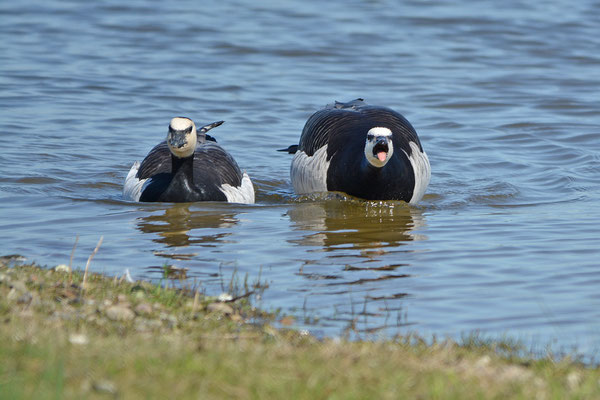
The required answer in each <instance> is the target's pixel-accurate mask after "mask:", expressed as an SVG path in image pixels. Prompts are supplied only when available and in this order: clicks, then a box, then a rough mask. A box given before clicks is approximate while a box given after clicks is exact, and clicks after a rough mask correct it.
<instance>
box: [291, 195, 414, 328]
mask: <svg viewBox="0 0 600 400" xmlns="http://www.w3.org/2000/svg"><path fill="white" fill-rule="evenodd" d="M333 197H337V196H333ZM287 215H288V216H289V217H290V220H291V222H292V227H293V229H295V230H296V231H302V232H306V234H305V235H304V236H302V237H301V238H299V239H294V240H292V241H291V242H292V243H294V244H296V245H299V246H301V247H306V248H308V253H310V254H313V253H314V254H315V256H316V257H315V258H312V257H311V258H308V257H307V259H305V260H303V264H302V266H301V268H300V269H299V271H298V272H297V274H296V275H298V276H301V277H302V278H304V279H306V280H308V281H309V282H311V285H310V289H309V290H308V291H307V292H305V296H306V298H307V299H310V303H309V305H308V306H306V307H307V308H309V309H310V311H311V313H314V314H319V310H323V309H324V305H327V307H329V308H331V309H334V310H335V312H334V313H333V315H327V316H324V317H323V319H322V320H321V321H320V324H324V325H327V324H328V323H333V324H335V323H340V322H342V321H344V322H345V323H346V324H347V326H349V327H351V330H352V331H353V332H354V333H357V334H360V333H373V332H376V331H379V330H382V329H387V328H389V327H390V326H394V327H399V326H406V325H407V322H406V320H405V318H403V317H399V316H398V315H400V314H399V313H401V311H402V310H403V306H402V301H403V299H404V298H405V297H406V296H407V295H408V293H407V291H406V284H403V283H402V282H403V281H405V280H406V278H410V277H411V275H410V274H409V273H407V272H406V269H407V267H409V266H410V263H409V262H408V260H407V257H406V256H407V254H408V253H410V252H412V251H413V250H411V249H410V246H406V245H407V244H409V243H411V242H414V241H417V240H423V239H426V236H425V235H423V234H421V233H420V232H421V231H422V230H423V229H425V228H426V219H425V216H424V215H423V212H422V210H420V209H418V208H415V207H411V206H408V205H407V204H405V203H401V202H366V201H362V200H354V199H348V198H344V199H342V200H341V201H340V199H338V198H328V199H324V200H323V199H321V200H317V201H314V199H312V200H311V201H308V202H301V203H296V204H294V205H293V206H292V207H290V208H289V210H288V212H287ZM392 282H395V283H392ZM338 288H339V289H338ZM392 288H395V289H392ZM391 314H394V315H395V317H393V318H390V315H391ZM357 318H358V319H359V320H360V323H357V322H359V321H357ZM372 318H377V319H381V318H383V319H384V320H385V323H383V324H382V323H381V321H379V322H378V323H376V324H375V325H373V324H372V323H371V322H369V321H370V319H372Z"/></svg>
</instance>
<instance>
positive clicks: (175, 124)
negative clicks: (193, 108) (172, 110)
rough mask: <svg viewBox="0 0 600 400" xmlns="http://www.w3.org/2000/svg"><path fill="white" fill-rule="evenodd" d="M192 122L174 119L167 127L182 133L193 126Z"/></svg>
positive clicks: (185, 119)
mask: <svg viewBox="0 0 600 400" xmlns="http://www.w3.org/2000/svg"><path fill="white" fill-rule="evenodd" d="M193 125H194V122H193V121H192V120H191V119H189V118H185V117H175V118H173V119H172V120H171V123H170V124H169V126H170V127H171V128H173V129H174V130H176V131H183V130H186V129H188V128H189V127H190V126H193Z"/></svg>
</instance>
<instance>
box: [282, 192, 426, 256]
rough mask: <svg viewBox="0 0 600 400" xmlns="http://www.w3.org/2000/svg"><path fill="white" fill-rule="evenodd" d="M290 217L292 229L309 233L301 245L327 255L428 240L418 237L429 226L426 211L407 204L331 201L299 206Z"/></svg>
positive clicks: (296, 206) (380, 248) (379, 248)
mask: <svg viewBox="0 0 600 400" xmlns="http://www.w3.org/2000/svg"><path fill="white" fill-rule="evenodd" d="M287 215H288V216H289V217H290V220H291V221H292V223H293V226H292V229H296V230H302V231H307V232H308V234H307V235H306V236H304V237H302V238H301V239H300V240H297V241H296V243H297V244H300V245H307V246H322V249H323V251H326V252H332V253H335V252H336V251H338V250H342V249H349V248H350V249H356V250H361V251H364V253H365V254H369V251H370V250H374V251H377V250H380V251H385V249H386V248H395V247H397V246H401V245H403V244H406V243H407V242H411V241H413V240H423V239H426V237H425V236H424V235H422V234H419V233H418V230H419V229H420V228H423V227H424V226H425V217H424V215H423V213H422V211H421V210H420V209H418V208H415V207H412V206H409V205H407V204H406V203H403V202H391V201H386V202H368V201H361V200H354V199H351V200H344V201H340V200H339V199H327V200H323V201H315V202H301V203H297V204H295V205H294V207H292V208H290V209H289V210H288V213H287ZM332 256H334V255H330V257H332Z"/></svg>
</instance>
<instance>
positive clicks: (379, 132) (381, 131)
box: [367, 126, 392, 137]
mask: <svg viewBox="0 0 600 400" xmlns="http://www.w3.org/2000/svg"><path fill="white" fill-rule="evenodd" d="M368 134H372V135H375V136H387V137H392V131H391V130H390V129H389V128H384V127H382V126H376V127H375V128H371V129H369V132H367V135H368Z"/></svg>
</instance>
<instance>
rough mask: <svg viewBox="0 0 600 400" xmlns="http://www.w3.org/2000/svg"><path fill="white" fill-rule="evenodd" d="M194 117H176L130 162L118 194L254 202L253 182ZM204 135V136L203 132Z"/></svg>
mask: <svg viewBox="0 0 600 400" xmlns="http://www.w3.org/2000/svg"><path fill="white" fill-rule="evenodd" d="M222 123H223V121H218V122H213V123H212V124H208V125H206V126H203V127H202V128H201V129H200V130H199V131H196V125H195V124H194V122H193V121H192V120H191V119H189V118H185V117H176V118H173V119H172V120H171V123H170V124H169V132H168V134H167V139H166V140H165V141H163V142H161V143H159V144H158V145H156V146H155V147H154V148H153V149H152V150H151V151H150V153H148V155H147V156H146V158H144V160H143V161H142V163H141V164H140V163H139V162H137V161H136V162H135V163H134V164H133V166H132V167H131V170H130V171H129V173H128V174H127V178H125V186H124V187H123V197H125V198H126V199H129V200H134V201H168V202H193V201H228V202H231V203H254V187H253V185H252V181H251V180H250V177H249V176H248V174H247V173H245V172H244V173H242V172H241V171H240V168H239V167H238V165H237V163H236V162H235V160H234V159H233V157H231V155H229V153H227V152H226V151H225V150H224V149H223V148H222V147H221V146H219V145H218V144H217V143H216V141H215V140H214V138H212V137H210V136H208V135H207V134H206V132H208V131H209V130H211V129H212V128H215V127H217V126H219V125H221V124H222ZM207 136H208V137H207Z"/></svg>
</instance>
